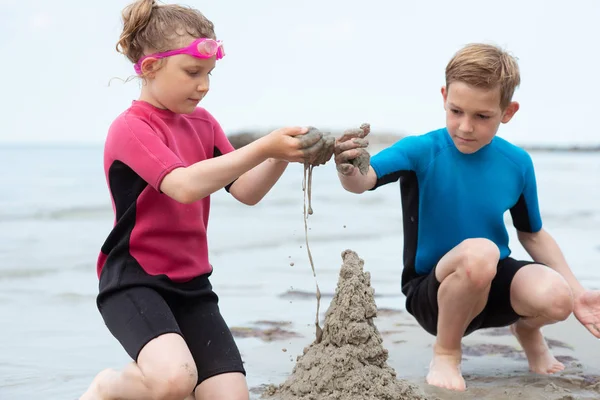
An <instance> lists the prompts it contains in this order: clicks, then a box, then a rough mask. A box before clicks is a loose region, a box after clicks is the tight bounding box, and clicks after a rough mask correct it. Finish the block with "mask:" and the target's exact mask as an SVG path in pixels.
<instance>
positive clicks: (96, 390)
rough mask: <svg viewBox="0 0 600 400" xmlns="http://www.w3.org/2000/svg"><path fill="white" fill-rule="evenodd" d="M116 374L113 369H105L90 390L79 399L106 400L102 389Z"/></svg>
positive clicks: (95, 379) (93, 382)
mask: <svg viewBox="0 0 600 400" xmlns="http://www.w3.org/2000/svg"><path fill="white" fill-rule="evenodd" d="M116 373H117V372H116V371H114V370H112V369H105V370H104V371H102V372H100V373H99V374H98V375H96V377H95V378H94V380H93V381H92V384H91V385H90V387H89V388H88V390H87V391H86V392H85V393H84V394H83V395H82V396H81V397H80V398H79V400H106V399H107V397H106V396H104V394H103V390H102V387H103V385H105V384H106V381H107V380H108V379H111V378H112V377H113V376H114V375H115V374H116Z"/></svg>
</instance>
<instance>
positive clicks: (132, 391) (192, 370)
mask: <svg viewBox="0 0 600 400" xmlns="http://www.w3.org/2000/svg"><path fill="white" fill-rule="evenodd" d="M101 312H102V315H103V317H104V320H105V322H106V324H107V326H108V328H109V330H110V331H111V332H112V333H113V335H114V336H115V337H116V338H117V339H118V340H119V341H120V342H121V344H122V345H123V347H124V348H125V350H126V351H127V352H128V353H129V355H130V356H131V357H132V358H133V359H134V360H137V361H136V362H134V363H131V364H129V365H127V367H126V368H125V369H124V370H123V371H122V372H117V371H113V370H105V371H102V372H101V373H100V374H98V376H97V377H96V378H95V379H94V381H93V383H92V385H91V386H90V388H89V389H88V391H87V392H86V393H85V394H84V395H83V396H82V397H81V400H88V399H89V400H112V399H122V400H136V399H157V400H159V399H160V400H168V399H174V400H181V399H184V398H185V397H186V396H188V395H189V394H190V393H192V391H193V390H194V387H195V386H196V384H197V372H196V366H195V364H194V359H193V358H192V355H191V353H190V351H189V349H188V347H187V345H186V343H185V341H184V339H183V338H182V336H181V335H180V334H179V333H178V331H179V327H178V326H177V323H176V321H175V318H174V316H173V315H172V313H171V310H170V309H169V306H168V305H167V303H166V302H165V301H164V299H163V298H162V296H161V295H159V294H158V293H157V292H156V291H154V290H153V289H150V288H146V287H134V288H130V289H126V290H123V291H121V292H119V293H116V294H113V295H111V296H109V297H108V298H106V299H104V300H103V302H102V304H101Z"/></svg>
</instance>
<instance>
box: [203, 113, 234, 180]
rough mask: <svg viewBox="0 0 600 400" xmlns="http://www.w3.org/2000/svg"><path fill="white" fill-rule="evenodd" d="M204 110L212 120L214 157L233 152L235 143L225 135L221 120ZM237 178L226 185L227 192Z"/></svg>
mask: <svg viewBox="0 0 600 400" xmlns="http://www.w3.org/2000/svg"><path fill="white" fill-rule="evenodd" d="M203 111H204V112H205V113H206V117H207V118H208V120H209V121H210V123H211V125H212V128H213V134H214V149H213V157H219V156H222V155H223V154H227V153H231V152H232V151H234V150H235V148H234V147H233V145H232V144H231V142H230V141H229V139H228V138H227V135H225V132H224V131H223V128H222V127H221V124H219V122H218V121H217V120H216V119H215V117H213V116H212V115H211V114H210V113H209V112H208V111H206V110H203ZM236 180H237V179H234V180H233V181H232V182H230V183H228V184H227V185H225V190H226V191H227V192H229V191H230V190H231V186H233V184H234V183H235V181H236Z"/></svg>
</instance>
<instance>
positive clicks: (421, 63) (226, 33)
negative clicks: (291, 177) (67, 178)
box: [0, 0, 600, 144]
mask: <svg viewBox="0 0 600 400" xmlns="http://www.w3.org/2000/svg"><path fill="white" fill-rule="evenodd" d="M128 3H129V2H128V1H123V0H102V1H88V0H58V1H49V0H0V34H1V37H2V39H1V40H0V51H1V53H0V54H1V57H2V62H1V63H0V68H1V71H2V76H3V78H4V80H3V85H2V97H1V101H2V107H1V108H0V110H2V111H1V112H2V114H1V117H2V128H1V129H0V142H95V143H102V142H103V140H104V137H105V134H106V130H107V128H108V126H109V124H110V123H111V121H112V120H113V119H114V118H115V117H116V116H117V115H118V114H119V113H120V112H121V111H122V110H124V109H125V108H126V107H128V106H129V105H130V103H131V101H132V100H133V99H135V98H137V96H138V93H139V84H138V83H137V82H136V81H131V82H129V83H126V84H124V83H123V82H121V81H119V80H117V79H114V80H113V81H112V82H111V84H110V86H109V85H108V83H109V81H110V80H111V78H114V77H117V78H122V79H126V78H127V77H129V76H130V75H132V73H133V68H132V66H131V64H130V63H129V62H128V61H127V60H126V58H125V57H124V56H122V55H120V54H118V53H117V52H116V51H115V48H114V46H115V43H116V41H117V39H118V37H119V33H120V29H121V20H120V12H121V10H122V8H123V7H125V6H126V5H127V4H128ZM185 4H188V5H191V6H194V7H197V8H198V9H200V10H201V11H202V12H203V13H204V14H205V15H206V16H207V17H208V18H209V19H211V20H212V21H213V22H214V23H215V25H216V31H217V35H218V37H219V38H220V39H222V40H223V41H224V42H225V43H226V49H227V56H226V57H225V58H224V59H223V60H222V61H220V62H219V63H218V65H217V69H216V70H215V72H214V77H213V80H212V85H211V92H210V93H209V95H208V96H207V97H206V98H205V100H204V101H203V103H201V106H204V107H206V108H207V109H208V110H209V111H210V112H211V113H213V114H214V115H215V117H216V118H217V119H218V120H219V121H220V122H221V124H222V125H223V127H224V129H225V131H226V132H227V133H233V132H235V131H239V130H243V129H252V128H269V127H277V126H281V125H295V124H300V125H309V124H310V125H314V126H317V127H319V128H322V129H328V128H329V129H342V128H345V127H353V126H358V125H360V124H361V123H362V122H369V123H371V125H372V129H373V131H374V132H377V131H394V132H406V133H410V134H417V133H424V132H427V131H429V130H432V129H435V128H438V127H440V126H443V124H444V114H443V109H442V100H441V95H440V91H439V90H440V87H441V85H443V83H444V82H443V79H444V68H445V65H446V63H447V61H448V60H449V58H450V57H451V56H452V54H453V53H454V52H455V51H456V50H457V49H459V48H460V47H461V46H462V45H464V44H466V43H468V42H474V41H486V42H493V43H496V44H499V45H502V46H504V47H506V48H508V49H509V50H510V51H511V52H512V53H513V54H514V55H516V56H517V57H518V58H519V62H520V66H521V71H522V85H521V88H520V89H518V90H517V93H516V97H515V99H516V100H518V101H519V102H520V103H521V110H520V111H519V113H518V114H517V116H516V117H515V119H513V121H512V122H511V123H510V124H508V125H505V126H502V127H501V130H500V135H501V136H504V137H506V138H508V139H509V140H513V141H516V142H519V143H534V142H535V143H588V144H589V143H600V133H599V132H598V129H597V128H596V127H597V126H598V123H597V121H596V118H597V116H598V113H599V110H600V96H599V95H598V93H600V81H599V80H598V74H599V72H600V47H599V45H598V41H599V40H600V23H598V21H599V19H600V0H573V1H568V2H567V1H556V0H545V1H543V0H519V1H517V0H504V1H501V2H498V1H494V2H492V1H483V0H451V1H448V0H418V1H417V0H410V1H404V0H370V1H365V0H362V1H354V0H319V1H317V0H304V1H288V0H253V1H242V0H210V1H199V0H189V1H187V2H186V3H185Z"/></svg>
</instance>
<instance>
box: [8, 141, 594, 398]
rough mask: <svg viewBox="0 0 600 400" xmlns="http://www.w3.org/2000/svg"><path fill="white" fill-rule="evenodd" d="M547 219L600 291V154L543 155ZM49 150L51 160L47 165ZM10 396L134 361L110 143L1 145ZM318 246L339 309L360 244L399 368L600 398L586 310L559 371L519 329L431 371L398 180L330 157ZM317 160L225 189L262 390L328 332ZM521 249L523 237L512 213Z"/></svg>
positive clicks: (223, 232)
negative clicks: (111, 321)
mask: <svg viewBox="0 0 600 400" xmlns="http://www.w3.org/2000/svg"><path fill="white" fill-rule="evenodd" d="M532 157H533V160H534V163H535V165H536V169H537V180H538V190H539V197H540V207H541V211H542V218H543V221H544V226H545V228H546V229H547V230H548V231H549V232H550V233H551V234H553V235H554V237H555V238H556V239H557V241H558V243H559V244H560V245H561V248H562V250H563V252H564V253H565V256H566V257H567V260H568V261H569V263H570V265H571V267H572V269H573V270H574V272H575V274H576V276H577V277H578V278H579V279H580V281H581V282H582V284H583V285H584V286H585V287H587V288H595V289H599V288H600V270H599V269H598V268H597V263H598V260H599V258H600V253H599V250H600V242H599V239H598V238H599V237H600V228H599V226H600V225H599V223H600V209H598V206H597V199H598V198H600V186H599V185H596V184H595V182H596V180H597V173H598V171H600V154H598V153H569V152H565V153H549V152H535V153H533V154H532ZM33 161H35V162H36V163H37V165H42V166H43V167H35V166H33ZM0 168H2V170H3V171H10V173H6V174H4V173H3V174H2V176H0V184H1V185H2V186H3V187H5V188H10V190H7V191H3V192H2V194H1V196H0V225H1V226H2V228H3V229H1V230H0V318H1V319H0V320H1V321H2V322H1V324H2V329H1V330H0V399H1V400H5V399H6V400H13V399H14V400H19V399H30V398H33V397H38V396H42V397H44V398H46V399H69V398H71V399H72V398H76V397H77V396H78V395H80V394H81V393H82V392H83V391H84V390H85V389H86V387H87V385H88V384H89V383H90V381H91V380H92V379H93V377H94V375H95V374H96V373H97V372H98V371H100V370H101V369H104V368H106V367H113V368H120V367H122V366H123V365H124V364H125V363H127V362H129V359H128V357H127V355H126V354H125V352H124V351H123V350H122V349H121V347H120V346H119V344H118V342H117V341H116V340H115V339H114V338H113V337H112V336H111V335H110V333H109V332H108V330H107V329H106V327H105V326H104V324H103V321H102V319H101V317H100V315H99V313H98V311H97V308H96V305H95V295H96V293H97V276H96V258H97V256H98V252H99V249H100V246H101V245H102V243H103V241H104V240H105V237H106V235H107V234H108V232H109V230H110V228H111V226H112V223H113V216H112V212H111V208H110V199H109V197H108V191H107V188H106V184H105V181H104V175H103V171H102V147H101V146H87V147H77V146H72V147H64V146H63V147H61V146H55V147H40V146H38V147H27V146H24V147H19V146H12V147H6V146H5V147H1V148H0ZM312 197H313V199H312V206H313V209H314V214H313V215H312V216H310V218H309V220H308V226H309V229H310V230H309V243H310V248H311V251H312V254H313V258H314V263H315V269H316V274H317V280H318V283H319V287H320V289H321V292H322V294H323V298H322V304H321V318H323V317H324V313H325V312H326V310H327V308H328V307H329V303H330V301H331V299H332V296H333V293H334V292H335V289H336V283H337V279H338V274H339V270H340V266H341V258H340V254H341V253H342V251H344V250H346V249H352V250H354V251H355V252H356V253H357V254H358V255H359V256H360V257H361V258H362V259H363V260H364V262H365V265H364V268H365V271H368V272H369V273H370V274H371V285H372V287H373V289H374V291H375V301H376V304H377V307H378V314H377V317H376V318H374V323H375V324H376V326H377V328H378V330H379V331H380V332H381V335H382V337H383V339H384V346H385V348H386V349H387V350H388V351H389V364H390V365H391V366H392V367H393V368H394V370H395V371H396V374H397V376H398V378H402V379H406V380H409V381H410V382H412V383H414V384H416V385H418V386H419V388H420V389H421V390H423V392H424V393H426V394H428V395H430V396H435V397H438V398H440V399H470V398H472V399H475V398H477V399H502V398H522V399H571V398H573V399H587V398H590V399H591V398H598V397H599V396H600V389H599V387H600V370H599V364H598V362H597V360H598V359H600V342H599V341H598V340H597V339H595V338H593V336H592V335H591V334H589V333H588V332H587V331H586V330H585V328H584V327H583V326H581V325H580V324H578V322H577V321H576V320H575V319H574V318H570V319H569V320H567V321H566V322H563V323H560V324H556V325H553V326H549V327H547V328H545V329H544V331H543V332H544V334H545V336H546V337H547V338H548V339H550V341H549V343H550V344H551V346H552V347H553V352H554V354H555V355H557V356H560V359H561V360H562V361H563V362H564V363H565V365H566V366H567V368H566V370H565V371H564V373H561V374H557V375H555V376H548V377H546V376H537V375H533V374H529V373H528V372H527V362H526V360H525V359H524V355H523V353H522V352H521V350H520V347H519V345H518V344H517V341H516V340H515V339H514V338H513V337H512V336H511V335H510V334H509V333H508V332H507V331H506V330H505V329H498V330H488V331H481V332H476V333H474V334H472V335H470V336H469V337H467V338H466V339H465V341H464V344H465V347H464V358H465V360H464V364H463V373H464V375H465V378H466V382H467V388H468V389H467V392H465V393H450V392H447V391H443V390H439V389H436V388H432V387H430V386H428V385H426V384H425V375H426V372H427V367H428V364H429V361H430V356H431V345H432V343H433V337H431V336H430V335H428V334H427V333H425V332H424V331H423V330H421V329H420V328H419V327H418V326H417V325H416V322H415V321H414V319H412V317H411V316H410V315H408V313H406V311H405V309H404V296H403V295H402V294H401V291H400V279H401V272H402V245H403V242H402V240H403V237H402V215H401V207H400V194H399V188H398V185H397V184H390V185H387V186H386V187H383V188H381V189H378V190H377V191H375V192H372V193H366V194H363V195H360V196H358V195H353V194H350V193H347V192H345V191H344V190H343V189H342V188H341V186H340V185H339V183H338V182H337V177H336V174H335V167H334V166H333V164H332V163H331V164H327V165H325V166H322V167H317V168H315V169H314V176H313V196H312ZM302 199H303V193H302V166H301V165H291V166H290V167H289V168H288V170H287V171H286V173H285V174H284V176H283V177H282V178H281V180H280V182H279V183H278V184H277V185H276V186H275V188H274V189H273V191H272V192H271V193H269V195H268V196H267V197H266V198H265V199H264V200H263V202H261V203H260V204H259V205H257V206H254V207H247V206H244V205H242V204H239V203H237V202H236V201H235V200H234V199H233V198H232V197H231V196H230V195H229V194H227V193H226V192H225V191H219V192H218V193H216V194H215V195H214V196H213V197H212V206H211V207H212V208H211V220H210V223H209V229H208V232H209V245H210V258H211V263H212V264H213V266H214V273H213V275H212V276H211V281H212V283H213V286H214V289H215V291H216V293H217V294H218V295H219V297H220V307H221V312H222V314H223V315H224V317H225V319H226V321H227V323H228V324H229V326H230V327H231V328H232V330H233V332H234V334H235V336H236V340H237V343H238V345H239V347H240V350H241V353H242V355H243V358H244V361H245V365H246V368H247V372H248V376H247V379H248V384H249V386H250V388H251V392H252V398H253V399H259V398H260V394H261V393H262V390H263V389H264V388H265V387H266V386H267V385H271V384H275V385H277V384H280V383H282V382H284V381H285V379H286V378H287V377H288V376H289V374H290V373H291V371H292V369H293V367H294V364H295V362H296V359H297V357H298V356H299V355H301V354H302V351H303V349H304V347H306V346H308V345H310V343H311V342H312V341H313V340H314V317H315V315H314V314H315V311H316V299H315V282H314V278H313V275H312V271H311V268H310V264H309V261H308V256H307V253H306V246H305V244H304V240H305V239H304V225H303V219H302V215H303V214H302V210H303V208H302ZM506 221H507V224H508V226H509V228H510V235H511V236H510V237H511V249H512V251H513V256H514V257H516V258H525V257H527V255H526V253H525V252H524V250H523V249H522V248H521V247H520V245H519V244H518V242H517V241H516V235H515V233H514V229H512V225H511V221H510V216H509V215H507V216H506Z"/></svg>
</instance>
